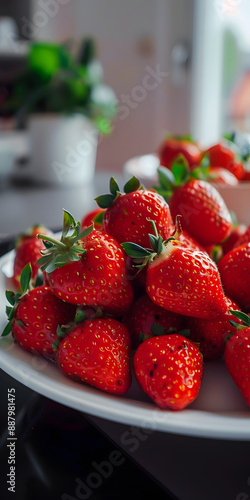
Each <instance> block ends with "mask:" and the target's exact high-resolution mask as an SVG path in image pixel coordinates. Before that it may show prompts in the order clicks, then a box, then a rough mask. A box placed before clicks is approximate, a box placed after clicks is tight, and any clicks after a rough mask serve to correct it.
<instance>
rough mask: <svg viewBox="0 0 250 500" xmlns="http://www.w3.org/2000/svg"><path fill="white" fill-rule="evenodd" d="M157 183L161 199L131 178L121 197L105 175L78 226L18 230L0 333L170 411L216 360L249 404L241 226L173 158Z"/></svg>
mask: <svg viewBox="0 0 250 500" xmlns="http://www.w3.org/2000/svg"><path fill="white" fill-rule="evenodd" d="M166 172H167V173H166ZM159 184H160V185H159V186H158V187H157V190H158V191H159V193H160V194H159V193H158V192H157V190H156V189H151V190H147V189H145V188H144V187H143V186H140V182H139V181H138V179H136V178H135V177H133V178H132V179H131V180H130V181H128V182H127V183H126V184H125V186H124V190H123V192H121V191H120V189H119V186H118V185H117V182H116V181H115V179H114V178H111V180H110V193H109V194H106V195H102V196H99V197H98V198H96V202H97V204H98V205H99V208H98V209H96V210H95V211H92V212H90V213H88V214H87V215H86V216H85V217H84V218H83V220H82V222H81V223H80V222H79V221H78V222H76V221H75V220H74V218H73V216H72V215H71V214H70V213H69V212H67V211H64V221H63V228H62V235H61V238H60V239H57V238H56V237H55V236H54V235H53V234H51V233H50V231H49V230H45V228H43V229H42V232H41V231H40V228H38V227H35V228H33V229H32V230H31V231H30V233H29V234H26V235H22V236H21V237H20V238H19V241H18V245H17V247H16V254H15V262H14V277H13V282H14V284H15V285H16V291H6V297H7V300H8V302H9V303H10V305H9V306H7V308H6V312H7V316H8V320H9V321H8V324H7V325H6V327H5V329H4V332H3V334H2V335H3V336H5V335H7V334H9V333H10V332H12V335H13V337H14V339H15V341H16V342H18V343H19V344H20V345H21V346H22V347H23V348H24V349H26V350H28V351H31V352H33V353H36V354H39V355H42V356H45V357H47V358H49V359H51V360H52V361H53V362H55V363H56V365H57V366H58V367H59V369H60V370H62V372H63V373H64V374H65V375H66V376H68V377H70V378H72V379H74V380H77V381H79V382H83V383H85V384H90V385H92V386H94V387H96V388H98V389H100V390H103V391H106V392H109V393H113V394H118V395H122V394H125V393H126V392H127V391H128V389H129V387H130V385H131V372H132V371H134V374H135V377H136V380H137V382H138V383H139V385H140V386H141V388H142V390H143V391H144V392H145V393H146V394H147V395H148V396H149V397H150V398H151V399H152V400H153V401H154V402H155V403H156V404H157V405H158V406H160V407H161V408H169V409H172V410H180V409H183V408H185V407H186V406H187V405H189V404H190V403H191V402H192V401H194V399H195V398H196V397H197V395H198V393H199V390H200V388H201V384H202V377H203V370H204V363H205V364H206V362H209V359H215V358H219V357H221V356H223V355H224V359H225V366H226V367H227V369H228V370H229V372H230V374H231V376H232V378H233V380H234V381H235V383H236V384H237V385H238V387H239V389H240V391H241V392H242V394H243V397H244V398H245V400H246V401H247V403H248V404H250V381H249V378H248V370H249V369H250V354H249V353H250V319H249V317H248V315H247V314H246V313H249V312H250V287H249V284H248V278H249V275H250V227H249V228H247V229H246V230H245V231H244V234H243V235H239V234H238V235H239V238H238V241H236V240H237V237H236V234H237V231H236V228H235V227H233V223H232V219H231V215H230V213H229V211H228V209H227V207H226V205H225V203H224V201H223V199H222V198H221V196H220V194H219V193H218V192H217V190H216V189H215V188H214V187H213V186H211V184H209V183H208V182H206V181H202V180H198V179H195V178H194V177H190V176H187V172H186V170H185V165H184V164H183V162H182V161H177V162H175V163H174V166H173V168H172V170H171V171H170V170H168V169H166V168H164V167H161V168H160V169H159ZM165 196H167V197H168V200H169V204H168V203H167V201H166V199H165V198H164V197H165ZM92 221H93V222H92ZM232 235H234V236H232ZM218 245H219V248H220V249H221V253H220V256H221V259H220V260H219V262H218V263H217V264H216V262H215V261H214V260H213V258H212V257H213V256H214V255H216V256H217V259H218V252H216V251H215V249H216V248H218ZM223 245H224V246H223ZM226 245H227V247H226ZM222 252H224V256H222ZM211 256H212V257H211ZM21 269H23V270H22V272H21ZM41 277H42V280H43V281H42V284H41V283H40V282H39V279H40V278H41ZM17 288H18V290H17ZM241 310H243V311H244V312H242V311H241Z"/></svg>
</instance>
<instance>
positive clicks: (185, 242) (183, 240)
mask: <svg viewBox="0 0 250 500" xmlns="http://www.w3.org/2000/svg"><path fill="white" fill-rule="evenodd" d="M178 240H179V242H180V245H181V247H182V248H188V249H189V250H193V251H198V252H205V251H206V250H205V248H204V247H202V246H201V245H200V244H199V243H198V241H196V240H195V239H194V238H192V236H190V234H188V233H187V232H186V231H181V233H180V234H179V236H178Z"/></svg>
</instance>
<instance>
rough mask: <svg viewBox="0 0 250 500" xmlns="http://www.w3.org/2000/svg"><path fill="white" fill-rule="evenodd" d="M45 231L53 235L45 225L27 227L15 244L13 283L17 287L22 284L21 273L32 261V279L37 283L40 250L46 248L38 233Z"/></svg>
mask: <svg viewBox="0 0 250 500" xmlns="http://www.w3.org/2000/svg"><path fill="white" fill-rule="evenodd" d="M40 232H43V233H44V234H46V235H52V233H51V231H49V229H47V228H46V227H44V226H39V225H38V226H33V227H31V228H30V229H27V231H26V232H25V233H22V234H20V236H19V237H18V239H17V241H16V245H15V258H14V276H13V283H14V284H15V287H16V288H19V285H20V275H21V272H22V270H23V268H24V267H25V266H26V264H28V263H29V262H30V265H31V268H32V281H33V283H35V281H36V279H37V276H38V271H39V266H37V265H36V262H37V260H38V259H39V257H40V251H41V250H42V249H44V244H43V242H42V241H41V240H38V239H37V235H38V234H39V233H40Z"/></svg>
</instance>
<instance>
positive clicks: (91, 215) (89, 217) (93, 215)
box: [81, 208, 105, 230]
mask: <svg viewBox="0 0 250 500" xmlns="http://www.w3.org/2000/svg"><path fill="white" fill-rule="evenodd" d="M103 212H105V210H103V209H102V208H96V209H95V210H91V211H90V212H88V213H87V214H86V215H84V217H83V218H82V221H81V229H86V228H87V227H89V226H91V224H92V222H93V223H94V228H95V229H98V230H101V229H102V217H103ZM95 219H96V220H95Z"/></svg>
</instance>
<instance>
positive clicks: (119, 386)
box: [57, 318, 131, 394]
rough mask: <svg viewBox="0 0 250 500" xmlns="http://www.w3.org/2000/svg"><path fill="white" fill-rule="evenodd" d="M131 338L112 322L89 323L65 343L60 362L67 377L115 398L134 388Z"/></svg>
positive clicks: (70, 335)
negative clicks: (132, 382) (132, 385)
mask: <svg viewBox="0 0 250 500" xmlns="http://www.w3.org/2000/svg"><path fill="white" fill-rule="evenodd" d="M129 356H130V336H129V332H128V330H127V328H126V327H125V326H124V325H122V324H121V323H119V322H118V321H117V320H115V319H112V318H100V319H92V320H86V321H85V323H82V324H79V325H76V326H75V327H74V328H73V330H72V331H71V332H70V333H69V335H68V336H67V337H66V338H65V339H62V340H61V342H60V344H59V347H58V354H57V360H58V364H59V366H60V368H61V370H62V371H63V373H64V374H65V375H67V376H68V377H70V378H73V379H74V380H78V381H79V382H84V383H85V384H89V385H92V386H94V387H97V388H98V389H101V390H103V391H107V392H111V393H113V394H124V393H125V392H127V390H128V389H129V387H130V384H131V375H130V364H129Z"/></svg>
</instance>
